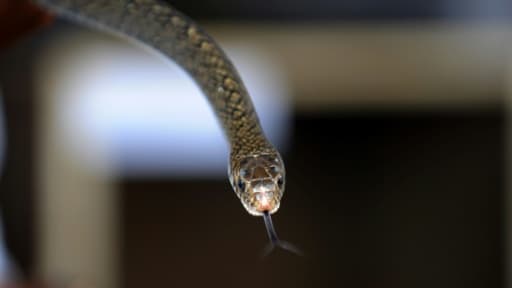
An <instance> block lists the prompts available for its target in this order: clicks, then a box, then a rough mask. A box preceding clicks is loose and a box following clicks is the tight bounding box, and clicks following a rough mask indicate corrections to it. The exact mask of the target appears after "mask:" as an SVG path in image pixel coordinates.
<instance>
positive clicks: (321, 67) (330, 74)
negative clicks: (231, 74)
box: [208, 22, 511, 112]
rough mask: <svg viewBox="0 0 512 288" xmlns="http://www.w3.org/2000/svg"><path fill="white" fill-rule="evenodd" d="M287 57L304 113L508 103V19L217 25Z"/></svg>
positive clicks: (222, 34) (218, 31) (232, 36)
mask: <svg viewBox="0 0 512 288" xmlns="http://www.w3.org/2000/svg"><path fill="white" fill-rule="evenodd" d="M208 28H210V29H208V30H209V31H211V33H212V34H213V35H214V36H216V37H217V38H218V39H220V40H221V41H223V40H225V41H238V42H243V43H246V44H250V45H253V46H255V47H258V48H259V49H262V50H264V51H268V53H271V54H274V55H275V57H279V59H280V61H281V62H282V63H283V69H284V70H285V72H286V73H287V76H288V80H289V83H290V85H291V87H290V88H291V90H292V98H293V101H294V104H295V107H296V108H297V110H298V111H303V112H305V111H314V110H323V109H327V110H332V109H336V108H343V109H347V108H354V107H355V108H358V107H359V108H362V107H368V106H369V107H374V108H379V107H380V108H384V109H386V108H392V109H396V108H399V107H402V108H414V109H424V108H435V107H437V108H443V107H462V106H464V107H473V108H474V107H478V106H480V105H482V104H484V105H485V104H486V103H491V102H501V101H503V98H502V97H503V95H504V84H505V77H504V75H505V74H504V73H505V70H506V66H507V62H506V61H504V60H505V59H506V57H507V53H508V51H509V47H510V46H511V43H510V38H509V37H507V35H508V33H509V32H508V31H509V25H508V23H507V22H389V23H388V22H376V23H366V22H362V23H361V22H355V23H350V22H349V23H345V22H340V23H330V24H329V23H327V24H325V23H324V24H318V23H317V24H309V25H308V24H296V25H290V24H276V25H274V24H263V25H260V24H256V23H252V24H245V25H243V24H237V25H230V24H229V23H226V24H223V25H222V24H212V25H208Z"/></svg>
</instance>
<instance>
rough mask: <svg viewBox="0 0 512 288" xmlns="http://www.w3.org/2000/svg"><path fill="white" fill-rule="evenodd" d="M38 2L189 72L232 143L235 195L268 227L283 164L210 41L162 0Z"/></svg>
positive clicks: (224, 59) (244, 91)
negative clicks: (140, 46)
mask: <svg viewBox="0 0 512 288" xmlns="http://www.w3.org/2000/svg"><path fill="white" fill-rule="evenodd" d="M35 1H36V3H38V4H40V5H42V6H43V7H46V8H48V9H50V10H51V11H55V12H56V13H57V14H59V15H63V16H67V17H68V18H70V19H72V20H76V21H79V22H81V23H84V24H87V25H89V26H94V27H99V28H103V29H104V30H109V31H112V32H116V33H118V34H122V35H125V36H128V37H129V38H132V39H135V40H138V41H140V42H142V43H143V44H145V45H147V46H149V47H151V48H153V49H156V50H157V51H159V52H160V53H162V54H163V55H164V56H167V57H168V58H170V59H172V60H173V61H174V62H176V63H177V64H178V65H179V66H181V67H182V68H183V69H184V70H185V71H187V72H188V73H189V74H190V75H191V76H192V78H193V79H194V81H195V82H196V83H197V85H199V87H200V88H201V90H202V91H203V93H204V94H205V95H206V97H207V98H208V100H209V103H210V104H211V106H212V108H213V110H214V111H215V114H216V116H217V119H218V120H219V122H220V124H221V126H222V128H223V131H224V133H225V135H226V138H227V139H228V142H229V145H230V156H229V157H230V159H229V167H228V176H229V180H230V183H231V185H232V187H233V190H234V191H235V193H236V195H237V196H238V197H239V198H240V200H241V202H242V204H243V206H244V207H245V208H246V210H247V211H248V212H249V213H250V214H252V215H257V216H264V217H265V220H266V221H265V223H266V224H267V222H268V221H270V214H272V213H274V212H276V211H277V210H278V208H279V206H280V201H281V198H282V196H283V192H284V177H285V169H284V164H283V161H282V158H281V156H280V154H279V152H278V151H277V150H276V149H275V148H274V146H273V145H272V144H271V143H270V142H269V141H268V140H267V138H266V137H265V134H264V132H263V130H262V128H261V125H260V122H259V120H258V116H257V114H256V111H255V109H254V106H253V104H252V102H251V99H250V97H249V94H248V92H247V89H246V88H245V86H244V84H243V82H242V80H241V78H240V75H239V74H238V72H237V70H236V68H235V67H234V65H233V64H232V63H231V61H230V60H229V59H228V57H227V56H226V54H225V53H224V51H223V50H222V49H221V48H220V46H219V45H218V44H217V43H216V42H215V41H214V40H213V38H212V37H211V36H209V35H208V34H207V33H206V32H205V31H204V30H203V29H202V28H200V27H199V26H198V25H197V24H196V23H195V22H194V21H192V20H191V19H190V18H189V17H187V16H185V15H184V14H183V13H181V12H179V11H177V10H176V9H174V8H173V7H172V6H170V5H169V4H168V3H166V2H164V1H160V0H35ZM184 96H185V95H184ZM269 223H270V224H271V222H269ZM270 228H272V227H269V226H268V225H267V231H269V236H270V232H272V234H273V235H271V236H272V237H270V239H271V240H272V243H273V244H280V241H279V240H278V238H277V236H276V235H275V231H274V229H273V228H272V229H270ZM281 246H282V245H281Z"/></svg>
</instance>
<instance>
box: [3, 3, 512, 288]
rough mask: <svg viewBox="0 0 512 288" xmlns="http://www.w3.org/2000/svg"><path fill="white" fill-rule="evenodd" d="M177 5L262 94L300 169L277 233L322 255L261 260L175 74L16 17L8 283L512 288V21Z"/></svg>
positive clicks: (191, 91)
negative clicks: (511, 188)
mask: <svg viewBox="0 0 512 288" xmlns="http://www.w3.org/2000/svg"><path fill="white" fill-rule="evenodd" d="M170 2H171V1H170ZM171 4H172V5H173V6H174V7H176V8H177V9H179V10H181V11H183V12H185V13H186V14H188V15H189V16H191V17H192V18H193V19H196V20H197V21H198V23H199V24H200V25H202V26H204V27H205V29H206V30H207V31H209V32H210V34H211V35H213V36H214V38H215V39H217V40H218V41H219V43H220V44H221V46H223V47H224V48H225V49H226V50H227V53H228V55H229V56H230V57H231V58H232V59H233V61H234V63H235V65H236V66H237V67H238V68H239V70H240V73H241V75H242V78H243V79H244V80H245V81H246V84H247V87H248V89H249V91H250V93H251V95H252V97H253V100H254V102H255V105H256V108H257V110H258V112H259V115H260V118H261V121H262V124H263V126H264V129H265V131H266V132H267V134H268V136H269V138H270V139H272V141H273V142H274V143H275V144H276V145H277V146H278V147H279V149H280V151H282V154H283V158H284V160H285V163H286V167H287V191H286V193H285V197H284V199H283V203H282V206H281V209H280V211H279V212H278V213H277V214H276V215H275V216H274V221H275V225H276V228H277V230H278V232H279V234H280V235H281V237H282V238H283V239H286V240H288V241H290V242H292V243H294V244H296V245H297V246H299V247H300V248H301V249H302V250H303V251H304V254H305V256H304V257H297V256H295V255H292V254H289V253H286V252H283V251H275V252H274V253H273V254H272V255H270V256H269V257H267V258H266V259H261V258H260V252H261V251H262V249H263V247H264V246H265V245H266V243H267V238H266V234H265V230H264V225H263V221H262V219H260V218H256V217H252V216H249V215H248V214H247V213H246V212H245V210H244V209H243V207H242V206H241V204H240V203H239V201H238V199H237V198H236V196H235V195H234V193H233V192H232V190H231V187H230V186H229V184H228V181H227V177H226V170H227V153H228V150H227V146H226V145H227V143H226V142H225V140H224V138H223V136H222V132H221V130H220V127H219V126H218V125H217V123H216V120H215V118H214V116H213V113H212V112H211V111H210V110H211V109H210V108H209V107H208V103H207V102H206V100H205V98H204V96H202V95H201V93H200V91H199V90H198V88H197V87H196V86H195V84H194V83H193V82H192V80H191V79H190V78H189V77H188V76H187V75H186V73H184V72H183V71H182V70H181V69H180V68H179V67H177V66H176V65H175V64H174V63H172V61H168V60H165V59H163V58H162V57H159V56H158V55H155V54H154V53H151V52H148V51H147V49H142V48H141V47H140V46H139V45H137V44H134V43H132V42H129V41H127V40H125V39H120V38H118V37H114V36H112V35H109V34H106V33H104V32H101V31H96V30H91V29H88V28H85V27H82V26H80V25H77V24H75V23H72V22H70V21H68V20H65V19H61V18H54V17H52V16H51V15H49V14H47V13H46V12H44V11H42V10H39V9H37V8H36V7H34V6H32V5H30V4H29V3H28V2H27V1H9V0H0V173H1V174H0V212H1V217H0V221H1V225H0V228H1V233H0V279H1V281H0V283H4V284H3V285H4V286H6V285H12V284H9V283H28V285H41V286H49V287H53V286H57V287H60V286H63V287H148V286H156V287H204V286H209V287H240V286H243V287H509V286H510V285H511V283H512V282H511V281H512V279H509V276H508V275H510V272H512V271H511V269H512V268H510V267H511V266H510V265H509V264H507V263H509V260H510V259H512V258H511V257H512V252H509V251H512V250H511V249H508V248H509V242H510V240H509V239H510V237H509V234H510V233H511V232H510V231H512V230H511V229H509V228H510V227H509V224H510V221H508V219H509V218H511V217H512V214H510V212H509V205H510V201H512V197H510V196H509V194H508V193H507V191H508V188H507V187H508V184H507V182H508V179H509V177H510V175H508V171H509V170H508V168H507V167H508V165H507V163H508V162H509V161H511V160H512V159H511V158H510V156H509V155H511V154H510V153H509V152H508V145H507V143H508V142H509V140H510V135H511V134H510V131H509V130H508V125H507V124H508V123H507V119H508V109H509V108H508V107H509V105H510V97H511V95H512V52H511V51H512V49H511V48H512V34H511V32H510V24H511V21H510V19H511V17H512V3H511V2H510V1H506V0H472V1H461V0H437V1H405V0H390V1H374V0H362V1H361V0H359V1H352V0H340V1H333V0H316V1H311V0H300V1H294V2H293V3H290V2H289V1H284V0H273V1H266V2H262V1H256V0H243V1H236V2H233V1H227V0H215V1H213V0H208V1H200V0H193V1H192V0H187V1H185V0H173V1H172V3H171ZM9 287H11V286H9Z"/></svg>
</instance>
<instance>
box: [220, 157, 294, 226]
mask: <svg viewBox="0 0 512 288" xmlns="http://www.w3.org/2000/svg"><path fill="white" fill-rule="evenodd" d="M229 168H230V171H229V175H230V177H229V179H230V182H231V185H232V186H233V190H234V191H235V193H236V195H237V196H238V198H240V200H241V201H242V204H243V205H244V207H245V209H246V210H247V212H249V214H251V215H255V216H262V215H263V213H264V212H268V213H270V214H272V213H274V212H276V211H277V209H279V204H280V201H281V197H282V196H283V192H284V186H285V185H284V184H285V181H284V178H285V170H284V164H283V160H282V159H281V156H279V154H277V153H274V154H262V155H250V156H244V157H233V158H232V159H231V163H230V167H229Z"/></svg>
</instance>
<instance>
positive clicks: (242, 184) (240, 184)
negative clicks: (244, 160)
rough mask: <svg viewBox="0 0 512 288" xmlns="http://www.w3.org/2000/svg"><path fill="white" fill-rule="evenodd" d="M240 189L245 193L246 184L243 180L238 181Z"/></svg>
mask: <svg viewBox="0 0 512 288" xmlns="http://www.w3.org/2000/svg"><path fill="white" fill-rule="evenodd" d="M237 185H238V188H239V189H240V190H241V191H245V182H244V181H242V179H240V180H238V183H237Z"/></svg>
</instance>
